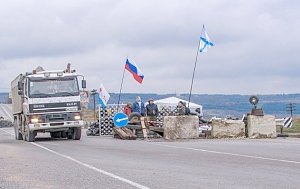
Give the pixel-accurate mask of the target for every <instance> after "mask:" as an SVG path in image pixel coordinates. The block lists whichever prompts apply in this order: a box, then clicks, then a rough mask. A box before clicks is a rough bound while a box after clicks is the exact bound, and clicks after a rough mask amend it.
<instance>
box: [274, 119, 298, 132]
mask: <svg viewBox="0 0 300 189" xmlns="http://www.w3.org/2000/svg"><path fill="white" fill-rule="evenodd" d="M277 133H280V127H277ZM283 133H300V118H294V120H293V126H292V127H291V128H285V127H284V128H283Z"/></svg>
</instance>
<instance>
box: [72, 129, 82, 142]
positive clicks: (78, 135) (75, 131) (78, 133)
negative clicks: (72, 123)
mask: <svg viewBox="0 0 300 189" xmlns="http://www.w3.org/2000/svg"><path fill="white" fill-rule="evenodd" d="M72 138H73V140H80V138H81V127H75V128H74V129H73V134H72Z"/></svg>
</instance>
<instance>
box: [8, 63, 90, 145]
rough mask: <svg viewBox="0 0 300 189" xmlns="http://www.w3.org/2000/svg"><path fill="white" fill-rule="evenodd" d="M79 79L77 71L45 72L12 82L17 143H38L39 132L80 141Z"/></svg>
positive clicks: (84, 86)
mask: <svg viewBox="0 0 300 189" xmlns="http://www.w3.org/2000/svg"><path fill="white" fill-rule="evenodd" d="M79 76H81V77H82V88H83V89H85V88H86V81H85V80H84V77H83V76H82V75H77V74H76V71H75V70H71V69H70V64H69V65H68V67H67V69H66V70H53V71H44V70H43V69H42V68H41V67H39V69H38V70H33V72H32V73H25V74H20V75H18V76H17V77H16V78H15V79H14V80H13V81H12V82H11V95H12V96H11V97H12V110H13V118H14V121H13V124H14V128H15V138H16V140H26V141H28V142H33V141H35V137H36V135H37V133H38V132H50V136H51V138H68V139H74V140H80V138H81V127H82V126H83V121H82V115H81V106H80V94H79V93H80V90H79V85H78V80H79V78H78V77H79Z"/></svg>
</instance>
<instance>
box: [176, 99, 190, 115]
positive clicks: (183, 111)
mask: <svg viewBox="0 0 300 189" xmlns="http://www.w3.org/2000/svg"><path fill="white" fill-rule="evenodd" d="M177 112H178V115H190V113H191V110H190V109H189V108H188V107H187V106H186V102H183V101H179V102H178V105H177Z"/></svg>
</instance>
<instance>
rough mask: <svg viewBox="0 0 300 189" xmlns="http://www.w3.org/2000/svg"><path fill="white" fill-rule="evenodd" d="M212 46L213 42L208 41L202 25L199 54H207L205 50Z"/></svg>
mask: <svg viewBox="0 0 300 189" xmlns="http://www.w3.org/2000/svg"><path fill="white" fill-rule="evenodd" d="M212 46H214V44H213V42H212V41H211V40H210V39H209V37H208V35H207V33H206V31H205V27H204V25H203V29H202V33H201V36H200V46H199V51H200V52H207V48H210V47H212Z"/></svg>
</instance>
